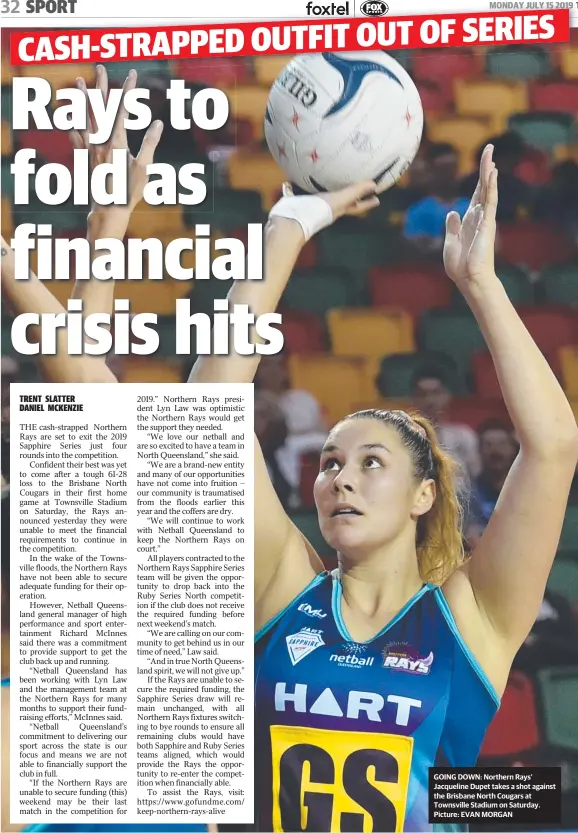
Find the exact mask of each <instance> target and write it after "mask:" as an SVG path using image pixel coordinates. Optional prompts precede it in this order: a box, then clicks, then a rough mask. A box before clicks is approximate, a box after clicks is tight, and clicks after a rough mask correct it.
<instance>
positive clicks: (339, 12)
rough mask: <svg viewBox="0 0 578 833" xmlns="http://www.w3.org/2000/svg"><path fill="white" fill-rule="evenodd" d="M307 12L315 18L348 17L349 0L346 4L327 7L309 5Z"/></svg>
mask: <svg viewBox="0 0 578 833" xmlns="http://www.w3.org/2000/svg"><path fill="white" fill-rule="evenodd" d="M305 11H306V12H307V14H308V15H309V16H311V15H313V16H314V17H347V16H348V15H349V0H346V2H345V3H331V5H327V6H321V5H319V6H317V5H316V4H315V3H307V4H306V6H305Z"/></svg>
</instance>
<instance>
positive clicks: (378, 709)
mask: <svg viewBox="0 0 578 833" xmlns="http://www.w3.org/2000/svg"><path fill="white" fill-rule="evenodd" d="M497 179H498V177H497V171H496V170H495V166H494V164H493V162H492V147H491V146H489V147H487V148H486V150H485V151H484V154H483V157H482V160H481V164H480V178H479V182H478V185H477V188H476V190H475V193H474V195H473V197H472V200H471V203H470V206H469V209H468V211H467V213H466V215H465V216H464V219H463V221H460V218H459V216H458V215H457V214H455V213H451V214H450V215H449V216H448V218H447V225H446V239H445V246H444V255H443V257H444V264H445V268H446V271H447V274H448V276H449V278H450V279H451V280H452V281H453V282H454V283H455V284H456V286H457V287H458V289H459V290H460V291H461V293H462V294H463V296H464V298H465V300H466V301H467V303H468V304H469V306H470V309H471V310H472V312H473V314H474V315H475V317H476V319H477V321H478V324H479V326H480V329H481V331H482V333H483V335H484V337H485V340H486V343H487V346H488V348H489V350H490V352H491V354H492V356H493V360H494V364H495V367H496V372H497V375H498V378H499V381H500V385H501V390H502V394H503V396H504V399H505V402H506V405H507V407H508V411H509V413H510V417H511V419H512V422H513V424H514V427H515V429H516V433H517V436H518V438H519V442H520V451H519V454H518V457H517V459H516V461H515V463H514V465H513V466H512V469H511V471H510V474H509V475H508V478H507V480H506V482H505V484H504V487H503V489H502V492H501V494H500V499H499V501H498V504H497V506H496V509H495V512H494V514H493V516H492V518H491V520H490V522H489V524H488V527H487V529H486V531H485V532H484V534H483V536H482V538H481V540H480V541H479V543H478V545H477V547H476V549H475V552H474V553H473V555H472V557H471V558H470V559H469V560H468V561H467V562H465V561H464V555H463V550H462V538H461V530H460V517H459V508H458V503H457V500H456V496H455V493H454V489H453V476H452V474H453V472H452V464H451V462H450V460H449V459H448V457H447V456H446V455H445V454H444V452H443V450H442V449H441V448H440V446H439V444H438V442H437V440H436V435H435V432H434V429H433V428H432V426H431V425H430V424H429V423H428V421H427V420H426V419H425V418H423V417H422V416H418V415H416V416H415V417H412V416H410V415H409V414H406V413H404V412H402V411H379V410H375V411H363V412H360V413H356V414H352V415H350V416H345V417H344V418H343V419H342V420H341V421H340V422H339V423H338V424H337V425H335V427H334V428H333V429H332V430H331V432H330V433H329V436H328V438H327V442H326V445H325V448H324V449H323V451H322V454H321V460H320V466H319V475H318V477H317V480H316V483H315V487H314V497H315V502H316V505H317V512H318V516H319V523H320V527H321V531H322V533H323V536H324V538H325V540H326V541H327V542H328V543H329V544H330V545H331V546H332V547H333V548H335V549H336V550H337V552H338V563H339V567H338V569H336V570H335V571H333V572H332V573H327V572H324V571H323V567H322V564H321V562H320V560H319V558H318V557H317V555H316V553H315V552H314V551H313V550H312V548H311V546H310V545H309V543H308V542H307V541H306V540H305V539H304V538H303V536H302V535H301V534H300V532H299V530H298V529H297V528H296V527H295V526H294V525H293V523H292V522H291V520H290V518H289V517H288V516H287V515H286V514H285V512H284V511H283V509H282V508H281V505H280V503H279V502H278V500H277V498H276V495H275V493H274V491H273V488H272V486H271V483H270V480H269V477H268V474H267V469H266V467H265V465H264V462H263V457H262V454H261V451H260V449H259V446H258V443H257V447H256V459H255V467H256V471H255V489H256V492H255V556H256V564H255V600H256V609H255V626H256V631H257V634H256V664H255V671H256V680H255V697H256V710H257V716H258V719H257V721H256V737H255V749H256V767H257V771H256V789H257V798H256V806H257V812H258V822H257V828H258V829H259V830H262V831H267V830H275V831H296V830H311V831H359V830H373V831H394V830H395V831H399V830H406V831H427V830H432V826H431V825H430V824H429V823H428V795H427V785H428V768H429V767H431V766H433V765H449V766H471V765H473V764H475V762H476V758H477V755H478V752H479V749H480V746H481V744H482V740H483V737H484V733H485V731H486V728H487V726H488V724H489V723H490V721H491V720H492V717H493V716H494V714H495V712H496V710H497V709H498V707H499V704H500V696H501V694H502V693H503V691H504V688H505V685H506V681H507V679H508V674H509V671H510V667H511V664H512V660H513V658H514V655H515V654H516V652H517V651H518V649H519V647H520V645H521V644H522V642H523V641H524V639H525V637H526V636H527V634H528V632H529V631H530V628H531V626H532V624H533V622H534V620H535V618H536V615H537V613H538V610H539V607H540V603H541V600H542V597H543V593H544V588H545V586H546V580H547V578H548V573H549V571H550V568H551V565H552V560H553V558H554V555H555V553H556V548H557V544H558V540H559V536H560V531H561V526H562V520H563V516H564V511H565V506H566V501H567V496H568V492H569V487H570V482H571V479H572V475H573V472H574V469H575V466H576V459H577V456H578V429H577V427H576V421H575V419H574V417H573V415H572V411H571V410H570V406H569V404H568V402H567V400H566V397H565V396H564V393H563V391H562V389H561V388H560V386H559V384H558V382H557V381H556V378H555V377H554V374H553V373H552V371H551V370H550V368H549V366H548V364H547V362H546V360H545V359H544V357H543V356H542V354H541V353H540V351H539V349H538V348H537V346H536V345H535V343H534V342H533V340H532V338H531V337H530V335H529V334H528V332H527V330H526V328H525V327H524V325H523V323H522V322H521V320H520V318H519V317H518V315H517V313H516V311H515V309H514V307H513V306H512V304H511V303H510V301H509V299H508V297H507V295H506V292H505V291H504V288H503V286H502V285H501V283H500V281H499V280H498V278H497V277H496V273H495V270H494V242H495V234H496V223H495V218H496V207H497V202H498V185H497ZM373 190H374V186H373V185H372V184H371V183H368V184H366V185H365V186H361V187H360V188H357V189H350V191H349V194H350V195H351V194H352V193H354V194H355V197H356V199H359V200H360V202H359V203H358V204H357V207H358V209H359V210H364V209H365V208H369V207H371V206H372V205H373V204H374V203H375V202H376V199H375V198H374V197H372V196H371V194H372V192H373ZM342 199H343V195H341V196H338V195H323V196H300V197H294V196H291V195H286V196H285V197H284V198H283V199H282V200H281V201H280V202H279V203H278V204H277V205H276V206H275V207H274V208H273V210H272V211H271V214H270V219H269V223H268V226H267V231H266V253H265V263H266V273H265V274H266V278H265V280H264V281H259V282H258V281H242V282H238V283H236V284H235V286H234V288H233V289H232V290H231V293H230V296H229V300H230V302H231V304H236V303H241V304H248V305H249V306H250V308H251V311H252V312H253V314H254V315H256V316H257V315H261V314H263V313H268V312H271V311H273V310H274V309H275V308H276V306H277V304H278V302H279V299H280V298H281V295H282V293H283V290H284V287H285V285H286V283H287V280H288V278H289V276H290V274H291V271H292V269H293V267H294V265H295V262H296V260H297V257H298V254H299V252H300V250H301V248H302V246H303V244H304V243H305V241H306V239H308V238H309V237H310V236H311V235H312V234H314V233H315V232H316V231H319V230H320V229H321V228H323V227H324V226H326V225H329V224H330V223H331V222H332V220H333V219H334V218H335V216H336V214H338V213H341V211H342V208H343V206H342V204H341V202H340V200H341V201H342ZM353 210H354V211H355V210H356V209H353ZM354 347H355V346H354V345H352V351H353V350H354ZM258 362H259V357H258V356H255V357H249V358H246V357H240V356H234V355H232V356H228V357H221V356H213V357H202V358H199V359H198V360H197V363H196V364H195V366H194V368H193V371H192V374H191V381H193V382H251V381H252V379H253V377H254V374H255V370H256V368H257V365H258ZM436 829H455V828H450V827H448V826H446V827H443V826H442V827H436Z"/></svg>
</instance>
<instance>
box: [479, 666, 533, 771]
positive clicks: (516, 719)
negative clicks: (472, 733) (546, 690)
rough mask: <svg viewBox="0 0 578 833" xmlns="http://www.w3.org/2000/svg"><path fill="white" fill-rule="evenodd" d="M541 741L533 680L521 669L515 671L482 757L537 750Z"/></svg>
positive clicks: (489, 729) (482, 750)
mask: <svg viewBox="0 0 578 833" xmlns="http://www.w3.org/2000/svg"><path fill="white" fill-rule="evenodd" d="M539 743H540V733H539V730H538V718H537V711H536V698H535V694H534V687H533V685H532V681H531V680H530V679H529V678H528V677H527V676H526V675H525V674H523V673H522V672H521V671H512V672H511V673H510V677H509V679H508V684H507V686H506V690H505V691H504V694H503V696H502V703H501V706H500V709H499V711H498V712H497V714H496V716H495V718H494V719H493V721H492V722H491V724H490V726H489V728H488V731H487V733H486V737H485V739H484V744H483V746H482V749H481V751H480V756H481V757H498V756H500V755H510V754H512V753H514V752H523V751H526V750H528V749H533V748H534V747H536V746H538V744H539Z"/></svg>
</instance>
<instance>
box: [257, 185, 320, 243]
mask: <svg viewBox="0 0 578 833" xmlns="http://www.w3.org/2000/svg"><path fill="white" fill-rule="evenodd" d="M269 217H285V218H286V219H288V220H295V221H296V222H297V223H299V225H300V226H301V228H302V230H303V234H304V235H305V240H309V239H310V238H311V237H313V235H314V234H317V232H318V231H321V229H324V228H326V226H330V225H331V223H332V222H333V212H332V211H331V207H330V206H329V203H327V202H326V201H325V200H324V199H321V197H316V196H314V195H311V196H303V197H294V196H291V197H281V199H280V200H279V202H278V203H277V204H276V205H274V206H273V208H272V209H271V211H270V213H269Z"/></svg>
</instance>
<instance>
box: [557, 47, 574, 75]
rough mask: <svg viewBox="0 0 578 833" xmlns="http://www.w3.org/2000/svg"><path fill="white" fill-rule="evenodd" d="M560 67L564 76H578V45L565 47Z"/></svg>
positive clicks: (561, 55)
mask: <svg viewBox="0 0 578 833" xmlns="http://www.w3.org/2000/svg"><path fill="white" fill-rule="evenodd" d="M560 69H561V70H562V75H563V76H564V78H578V47H565V48H564V49H563V50H562V52H561V54H560Z"/></svg>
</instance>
